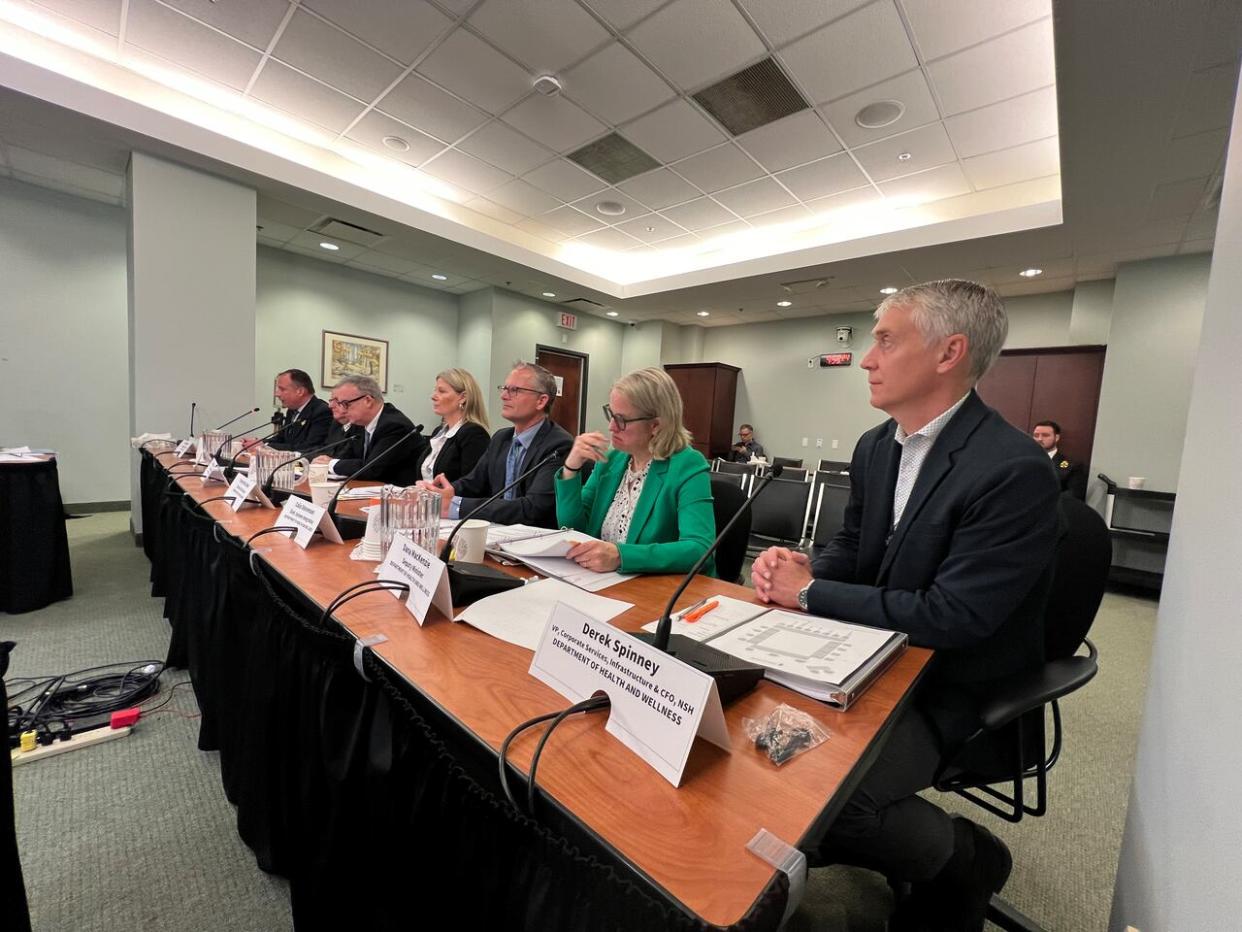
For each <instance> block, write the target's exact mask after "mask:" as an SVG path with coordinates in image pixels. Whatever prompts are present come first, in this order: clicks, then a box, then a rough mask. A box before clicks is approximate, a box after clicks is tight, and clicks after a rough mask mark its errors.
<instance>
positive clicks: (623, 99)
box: [565, 42, 673, 126]
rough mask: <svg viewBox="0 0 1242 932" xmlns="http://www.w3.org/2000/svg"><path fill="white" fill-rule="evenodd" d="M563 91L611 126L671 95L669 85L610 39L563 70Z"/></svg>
mask: <svg viewBox="0 0 1242 932" xmlns="http://www.w3.org/2000/svg"><path fill="white" fill-rule="evenodd" d="M565 93H566V94H567V95H569V97H571V98H572V99H573V100H575V101H577V102H578V103H580V104H582V106H584V107H586V108H587V109H588V110H589V111H591V112H592V113H594V114H595V115H596V116H599V117H602V118H603V119H604V120H606V121H608V122H609V123H611V124H613V125H614V126H615V125H617V124H619V123H624V122H625V121H626V120H630V119H633V118H634V117H636V116H638V115H639V114H640V113H646V112H647V111H648V110H653V109H655V108H656V107H658V106H659V105H660V104H662V103H664V101H666V100H668V99H669V98H670V97H672V96H673V89H672V88H670V87H669V86H668V84H666V83H665V82H664V80H663V79H662V78H661V77H660V76H659V75H658V74H656V73H655V72H654V71H652V70H651V69H650V68H648V67H647V66H646V65H644V64H643V63H642V62H641V61H640V60H639V58H638V56H636V55H635V54H634V53H633V52H631V51H630V50H629V49H627V48H626V47H625V46H623V45H621V43H619V42H614V43H613V44H612V45H609V46H607V47H606V48H603V49H601V50H600V51H599V52H596V53H595V54H594V55H592V56H591V57H590V58H588V59H587V60H586V61H584V62H583V63H582V64H580V65H578V66H576V67H575V68H573V69H571V70H570V71H568V72H566V73H565Z"/></svg>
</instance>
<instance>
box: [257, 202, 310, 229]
mask: <svg viewBox="0 0 1242 932" xmlns="http://www.w3.org/2000/svg"><path fill="white" fill-rule="evenodd" d="M255 214H256V215H257V216H259V217H262V218H263V220H271V221H272V222H274V223H283V224H284V225H285V226H290V227H297V229H299V230H304V229H306V228H307V227H308V226H310V225H311V224H312V223H314V222H315V221H316V220H318V219H319V218H320V217H322V216H323V214H321V213H319V212H318V211H315V210H308V209H307V208H305V207H300V206H298V205H297V204H290V203H287V202H286V201H278V200H276V198H274V197H269V196H268V195H266V194H260V195H259V196H258V199H257V201H256V203H255Z"/></svg>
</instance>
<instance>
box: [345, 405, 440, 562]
mask: <svg viewBox="0 0 1242 932" xmlns="http://www.w3.org/2000/svg"><path fill="white" fill-rule="evenodd" d="M422 432H423V425H422V424H415V425H414V429H413V430H411V431H410V432H409V433H408V434H406V435H405V436H404V437H402V438H401V439H400V440H398V441H397V442H396V443H394V444H393V445H392V446H390V447H389V448H388V449H387V450H385V451H384V452H383V453H381V454H380V455H379V456H377V457H375V459H373V460H368V461H367V462H365V463H363V464H362V465H361V466H359V467H358V468H357V469H355V470H354V472H353V474H352V475H350V476H348V477H346V478H349V479H357V478H359V477H360V476H361V475H362V474H363V473H364V472H366V471H367V470H368V469H371V468H372V467H373V466H377V465H379V464H380V463H382V462H384V460H386V459H388V458H389V457H390V456H392V454H393V453H394V452H396V450H398V449H399V448H400V447H402V446H404V445H405V443H406V442H407V441H408V440H410V439H411V438H412V437H417V436H418V435H419V434H421V433H422ZM344 491H345V483H344V482H342V483H341V486H340V488H338V489H337V490H336V491H335V492H334V493H332V498H331V500H330V501H329V502H328V516H329V517H330V518H331V519H332V523H333V524H336V525H337V530H340V525H339V523H338V522H337V520H336V502H337V499H339V498H340V497H341V493H342V492H344ZM341 536H342V537H345V535H344V534H342V535H341ZM355 536H357V537H361V536H362V535H361V534H358V535H355ZM345 539H346V540H350V539H351V538H345Z"/></svg>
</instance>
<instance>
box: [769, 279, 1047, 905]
mask: <svg viewBox="0 0 1242 932" xmlns="http://www.w3.org/2000/svg"><path fill="white" fill-rule="evenodd" d="M1007 330H1008V324H1007V321H1006V318H1005V312H1004V308H1003V306H1002V304H1001V301H1000V298H999V297H998V296H997V295H996V294H995V293H994V292H993V291H991V289H988V288H985V287H984V286H982V285H977V284H975V283H973V282H963V281H953V280H950V281H943V282H929V283H926V284H923V285H915V286H913V287H910V288H907V289H905V290H903V291H900V292H898V293H897V294H895V295H892V296H891V297H889V298H888V299H886V300H885V301H884V302H883V303H882V304H881V305H880V307H879V308H878V309H877V310H876V325H875V328H874V330H873V331H872V333H873V336H874V338H875V344H874V345H873V346H872V348H871V349H870V350H869V351H868V353H867V355H866V356H865V357H864V358H863V361H862V368H863V369H864V370H865V371H866V372H867V376H868V382H869V384H870V389H871V403H872V405H874V406H875V407H878V408H881V409H882V410H884V411H885V412H887V413H888V414H889V415H891V418H890V419H889V420H888V421H886V422H885V423H883V424H881V425H879V426H878V427H875V428H873V429H871V430H870V431H868V432H867V433H866V434H864V435H863V437H862V439H860V440H859V442H858V446H857V447H856V448H855V451H854V457H853V460H852V461H851V463H850V483H851V492H850V501H849V505H848V506H847V507H846V511H845V519H844V526H843V527H842V529H841V531H840V532H838V534H837V535H836V537H834V538H833V540H832V541H831V543H829V544H828V545H827V546H825V547H823V548H822V549H819V550H818V551H817V552H816V553H815V554H814V556H813V559H810V560H808V558H807V557H806V556H805V555H803V554H798V553H793V552H791V551H789V550H785V549H782V548H772V549H770V550H767V551H765V552H764V553H763V554H761V555H760V557H759V558H758V559H757V560H756V561H755V568H754V572H753V575H754V579H755V588H756V590H757V592H758V594H759V596H760V598H762V599H763V600H765V601H768V602H775V603H777V604H780V605H785V606H790V607H795V606H801V607H802V608H803V609H805V610H807V611H810V612H812V613H814V614H817V615H824V616H828V617H832V618H838V619H842V620H844V621H852V622H861V623H864V624H870V625H877V626H879V627H882V628H890V629H893V630H897V631H904V632H906V633H907V634H909V636H910V641H911V643H913V644H915V645H918V646H922V647H929V648H932V649H934V650H935V652H936V655H935V658H934V659H933V661H932V666H931V668H930V670H929V671H928V673H927V675H926V676H925V677H924V680H923V682H922V683H921V684H920V686H919V688H918V691H917V692H916V694H915V697H914V700H913V702H912V703H911V705H910V706H909V707H908V708H907V709H906V711H905V712H903V714H902V715H901V717H900V718H899V719H898V720H897V721H896V722H895V723H894V726H893V731H892V733H891V735H890V738H889V740H888V742H887V744H886V745H885V746H884V748H883V749H882V750H881V752H880V756H879V758H878V760H877V762H876V763H875V765H874V766H873V767H872V768H871V769H870V770H869V771H868V773H867V774H866V775H865V776H864V777H863V780H862V782H861V784H860V785H859V787H858V789H857V790H856V791H855V792H854V794H853V795H852V796H851V797H850V799H849V800H848V801H847V803H846V804H845V806H844V808H843V809H842V812H841V814H840V816H839V817H838V818H837V820H836V821H835V822H834V823H833V825H832V826H831V827H830V828H829V830H828V833H827V836H826V837H825V839H823V843H822V844H821V845H820V851H819V854H820V856H821V857H824V858H828V859H831V860H833V861H840V862H846V863H852V864H856V865H860V866H864V867H869V868H871V869H873V870H878V871H881V872H883V873H884V874H886V875H887V876H888V877H889V878H891V879H896V880H902V881H909V882H912V883H913V885H914V887H913V888H914V891H915V892H914V894H913V896H912V897H911V898H910V899H909V900H907V901H905V902H904V903H902V904H901V905H900V906H899V907H898V912H897V913H896V914H895V915H894V917H893V919H892V920H890V925H889V928H890V929H923V928H927V929H982V928H983V921H984V913H985V911H986V908H987V903H988V900H989V898H990V896H991V894H992V893H994V892H997V891H999V890H1000V888H1001V887H1002V886H1003V885H1004V882H1005V880H1006V879H1007V878H1008V876H1009V870H1010V868H1011V866H1012V859H1011V858H1010V856H1009V852H1008V850H1007V849H1006V848H1005V846H1004V844H1003V843H1002V842H1000V841H999V840H998V839H997V838H995V837H994V836H993V835H992V834H991V833H990V832H988V831H987V830H986V829H984V828H983V827H981V826H979V825H976V824H975V823H973V822H971V821H970V820H967V819H964V818H954V819H950V818H949V816H948V815H947V814H946V813H945V812H944V811H943V810H941V809H939V808H938V807H937V806H935V805H933V804H932V803H930V802H928V801H927V800H924V799H922V798H921V797H919V796H918V795H916V794H917V793H918V791H919V790H922V789H924V788H926V787H928V786H930V785H931V782H932V780H933V777H934V774H935V771H936V768H937V766H938V764H939V763H940V761H941V755H942V754H943V753H945V752H946V751H948V750H950V749H952V748H954V747H955V746H956V743H957V742H959V741H961V740H964V739H965V738H967V737H969V736H970V735H971V734H972V733H973V732H974V731H975V729H976V727H977V725H978V714H977V703H976V697H977V696H978V695H979V692H980V690H981V689H982V684H983V683H985V682H986V681H988V680H993V679H995V678H997V677H1006V676H1009V675H1011V674H1013V673H1016V672H1017V671H1019V670H1023V669H1026V668H1029V667H1032V666H1035V665H1038V664H1039V663H1041V662H1042V660H1043V607H1044V602H1045V599H1046V596H1047V590H1048V584H1049V580H1050V572H1051V561H1052V556H1053V552H1054V548H1055V543H1056V534H1057V508H1056V501H1057V494H1058V492H1057V483H1056V481H1055V478H1054V476H1053V474H1052V472H1051V470H1049V468H1048V461H1047V458H1046V456H1045V455H1044V454H1043V452H1042V451H1041V450H1040V449H1039V447H1038V445H1036V444H1035V443H1033V442H1032V441H1031V439H1030V438H1029V437H1026V436H1024V435H1023V434H1022V433H1021V432H1019V431H1018V430H1017V429H1015V428H1014V427H1011V426H1010V425H1008V424H1007V423H1006V422H1005V421H1004V420H1003V419H1002V418H1001V417H1000V415H999V414H997V413H996V412H995V411H993V410H992V409H990V408H988V407H987V406H986V405H984V403H983V402H982V401H981V400H980V399H979V396H978V395H977V394H975V391H974V385H975V383H976V382H977V381H978V380H979V378H980V377H981V376H982V375H983V374H984V372H986V371H987V369H988V367H989V366H990V365H991V364H992V362H993V361H994V360H995V358H996V356H997V354H998V353H999V352H1000V348H1001V346H1002V345H1003V343H1004V340H1005V335H1006V333H1007Z"/></svg>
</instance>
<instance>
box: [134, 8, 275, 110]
mask: <svg viewBox="0 0 1242 932" xmlns="http://www.w3.org/2000/svg"><path fill="white" fill-rule="evenodd" d="M125 40H126V41H127V42H130V43H132V44H133V45H136V46H138V47H139V48H142V49H145V50H146V51H148V52H153V53H155V54H156V55H159V56H160V57H161V58H164V59H166V60H167V61H169V62H172V63H175V64H176V65H177V66H178V67H182V68H188V69H190V70H191V71H196V72H198V73H199V74H201V75H204V76H205V77H208V78H211V79H212V80H213V81H219V82H220V83H221V84H224V85H227V86H228V87H231V88H233V89H235V90H239V91H244V90H245V89H246V85H247V84H249V83H250V76H251V75H253V74H254V70H255V68H257V67H258V66H259V58H260V56H259V53H258V52H256V51H254V50H253V49H249V48H246V46H244V45H242V44H241V43H240V42H234V41H233V40H232V39H230V38H228V37H227V36H222V35H220V33H218V32H213V31H212V30H210V29H208V28H207V27H206V26H200V25H199V24H198V23H196V22H194V21H193V20H191V19H187V18H186V17H184V16H182V15H180V14H179V13H174V12H173V11H172V10H170V9H168V8H167V7H163V6H160V5H159V4H158V3H155V2H154V0H130V4H129V16H128V17H127V19H126V27H125Z"/></svg>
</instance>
